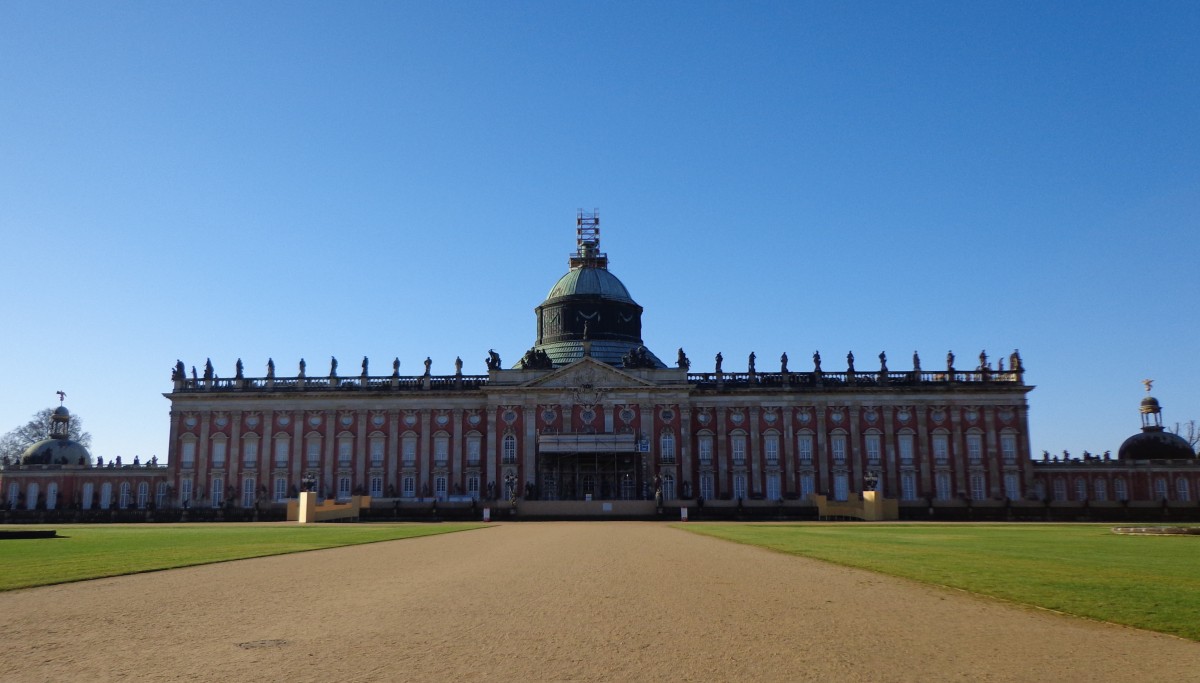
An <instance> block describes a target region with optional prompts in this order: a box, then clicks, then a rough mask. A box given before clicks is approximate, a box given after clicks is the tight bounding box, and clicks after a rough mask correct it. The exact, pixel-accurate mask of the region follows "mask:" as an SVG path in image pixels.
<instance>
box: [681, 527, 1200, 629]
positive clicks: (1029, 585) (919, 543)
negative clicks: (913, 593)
mask: <svg viewBox="0 0 1200 683" xmlns="http://www.w3.org/2000/svg"><path fill="white" fill-rule="evenodd" d="M680 526H681V528H685V529H687V530H689V531H693V532H697V533H702V534H708V535H711V536H716V537H718V538H724V539H728V540H731V541H737V542H739V543H747V544H751V545H756V546H762V547H764V548H770V549H772V550H777V551H780V552H785V553H790V554H793V555H803V556H805V557H811V558H816V559H819V560H825V561H827V562H833V563H837V564H842V565H848V566H851V567H860V568H863V569H869V570H872V571H877V572H880V573H883V574H891V575H893V576H901V577H905V578H909V579H914V580H916V581H921V582H924V583H931V584H936V585H940V586H950V587H953V588H960V589H963V590H966V591H970V592H972V593H979V594H981V595H987V596H992V597H996V598H1001V599H1004V600H1009V601H1012V602H1017V603H1022V604H1026V605H1035V606H1038V607H1044V608H1047V609H1052V610H1058V611H1061V612H1066V613H1068V614H1074V615H1078V616H1083V617H1089V618H1092V619H1099V620H1102V621H1109V622H1113V623H1117V624H1126V625H1128V626H1136V627H1138V628H1145V629H1150V630H1154V631H1161V632H1163V633H1170V634H1174V635H1177V636H1181V637H1184V638H1189V639H1191V640H1200V619H1197V616H1196V615H1198V614H1200V537H1197V536H1119V535H1116V534H1113V533H1112V532H1111V528H1110V527H1109V526H1106V525H1082V524H996V525H984V524H945V525H939V524H879V525H873V524H845V523H843V524H795V525H784V524H687V525H680Z"/></svg>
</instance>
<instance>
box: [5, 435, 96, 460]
mask: <svg viewBox="0 0 1200 683" xmlns="http://www.w3.org/2000/svg"><path fill="white" fill-rule="evenodd" d="M21 464H22V465H73V466H76V467H91V466H92V454H91V453H88V449H87V448H85V447H84V445H83V444H81V443H79V442H78V441H72V440H70V439H45V440H43V441H39V442H37V443H35V444H33V445H32V446H30V447H29V448H26V449H25V452H24V453H22V454H21Z"/></svg>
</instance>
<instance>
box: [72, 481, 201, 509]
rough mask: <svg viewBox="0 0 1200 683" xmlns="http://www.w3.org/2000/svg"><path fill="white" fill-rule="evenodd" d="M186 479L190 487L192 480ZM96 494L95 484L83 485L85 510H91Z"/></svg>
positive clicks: (81, 503) (82, 500) (81, 501)
mask: <svg viewBox="0 0 1200 683" xmlns="http://www.w3.org/2000/svg"><path fill="white" fill-rule="evenodd" d="M184 481H186V482H187V483H188V484H189V488H190V484H191V483H192V481H191V480H190V479H185V480H184ZM95 495H96V489H95V486H94V485H93V484H92V483H91V482H88V483H86V484H84V485H83V496H82V497H81V500H80V501H79V502H80V506H81V507H82V508H83V509H84V510H91V509H92V498H94V497H95Z"/></svg>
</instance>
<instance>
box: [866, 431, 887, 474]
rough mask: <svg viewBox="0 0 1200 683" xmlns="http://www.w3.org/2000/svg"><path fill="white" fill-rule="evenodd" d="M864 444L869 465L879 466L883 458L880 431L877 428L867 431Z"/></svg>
mask: <svg viewBox="0 0 1200 683" xmlns="http://www.w3.org/2000/svg"><path fill="white" fill-rule="evenodd" d="M863 445H864V446H866V449H867V466H868V467H879V466H880V464H881V462H882V459H883V456H882V454H881V451H882V448H880V437H879V432H878V431H875V430H871V431H869V432H867V434H866V436H864V437H863Z"/></svg>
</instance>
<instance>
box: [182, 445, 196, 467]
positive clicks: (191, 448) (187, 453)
mask: <svg viewBox="0 0 1200 683" xmlns="http://www.w3.org/2000/svg"><path fill="white" fill-rule="evenodd" d="M179 466H180V467H182V468H183V469H185V470H190V469H192V468H193V467H195V466H196V442H195V441H184V442H183V448H182V450H181V451H180V453H179Z"/></svg>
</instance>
